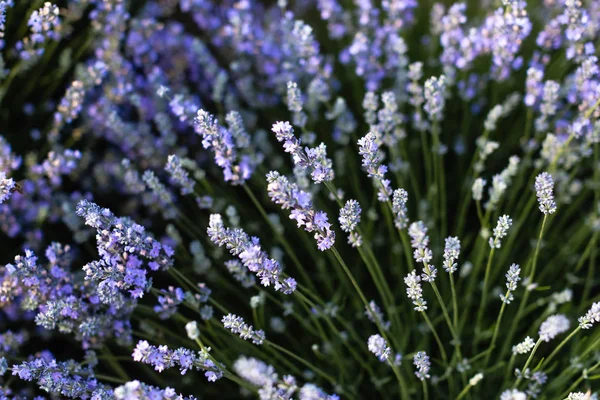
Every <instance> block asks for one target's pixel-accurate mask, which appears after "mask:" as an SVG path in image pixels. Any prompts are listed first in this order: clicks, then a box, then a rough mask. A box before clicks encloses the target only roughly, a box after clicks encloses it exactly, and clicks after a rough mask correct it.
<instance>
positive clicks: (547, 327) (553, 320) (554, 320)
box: [539, 314, 571, 342]
mask: <svg viewBox="0 0 600 400" xmlns="http://www.w3.org/2000/svg"><path fill="white" fill-rule="evenodd" d="M570 327H571V323H570V322H569V320H568V318H567V317H566V316H564V315H562V314H557V315H552V316H550V317H548V318H547V319H546V320H545V321H544V322H542V325H541V326H540V331H539V335H540V339H541V340H543V341H544V342H549V341H550V340H552V339H554V338H555V337H556V336H558V335H560V334H561V333H564V332H566V331H567V330H569V328H570Z"/></svg>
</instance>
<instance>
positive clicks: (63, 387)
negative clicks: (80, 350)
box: [12, 357, 112, 399]
mask: <svg viewBox="0 0 600 400" xmlns="http://www.w3.org/2000/svg"><path fill="white" fill-rule="evenodd" d="M94 366H95V364H91V365H84V364H80V363H78V362H76V361H74V360H69V361H56V360H55V359H52V358H51V357H50V359H46V358H44V357H40V358H35V359H32V360H30V361H23V362H22V363H20V364H16V365H13V366H12V374H13V375H14V376H18V377H19V379H22V380H25V381H36V383H37V385H38V386H39V387H40V389H42V390H43V391H45V392H47V393H49V394H51V395H54V396H59V397H65V398H94V399H95V398H107V397H112V390H111V389H110V387H109V386H106V385H103V384H101V383H99V382H98V381H97V380H96V377H95V375H94V371H93V367H94Z"/></svg>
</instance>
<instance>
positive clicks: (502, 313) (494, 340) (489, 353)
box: [483, 290, 510, 367]
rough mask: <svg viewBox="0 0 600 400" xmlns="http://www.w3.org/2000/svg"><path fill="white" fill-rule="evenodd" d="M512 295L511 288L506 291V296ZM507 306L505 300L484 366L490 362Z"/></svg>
mask: <svg viewBox="0 0 600 400" xmlns="http://www.w3.org/2000/svg"><path fill="white" fill-rule="evenodd" d="M509 295H510V290H507V291H506V295H505V297H508V296H509ZM505 308H506V303H505V302H504V301H503V302H502V306H501V307H500V313H499V314H498V319H496V327H495V328H494V334H493V335H492V341H491V342H490V347H488V353H487V355H486V356H485V361H484V362H483V365H484V367H487V365H488V363H489V362H490V356H491V355H492V350H493V349H494V346H496V339H497V338H498V332H499V330H500V329H499V328H500V323H501V322H502V316H503V315H504V309H505Z"/></svg>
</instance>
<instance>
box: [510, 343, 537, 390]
mask: <svg viewBox="0 0 600 400" xmlns="http://www.w3.org/2000/svg"><path fill="white" fill-rule="evenodd" d="M541 343H542V339H541V338H540V339H538V341H537V342H535V346H533V350H531V353H529V357H528V358H527V361H526V362H525V365H524V366H523V369H521V371H523V372H525V371H527V368H529V364H531V361H533V356H534V355H535V352H536V351H537V349H538V347H539V346H540V344H541ZM522 379H523V377H522V376H520V377H518V378H517V381H516V382H515V384H514V385H513V387H512V388H513V389H516V387H517V386H519V383H521V380H522Z"/></svg>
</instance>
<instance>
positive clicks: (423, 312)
mask: <svg viewBox="0 0 600 400" xmlns="http://www.w3.org/2000/svg"><path fill="white" fill-rule="evenodd" d="M421 314H422V315H423V318H424V319H425V322H426V323H427V326H429V329H430V330H431V333H432V334H433V337H434V338H435V341H436V342H437V344H438V347H439V348H440V354H441V355H442V360H443V361H444V364H446V365H448V356H447V355H446V350H444V345H443V344H442V341H441V339H440V337H439V336H438V333H437V331H436V330H435V327H434V326H433V324H432V323H431V320H430V319H429V317H428V316H427V313H425V311H421Z"/></svg>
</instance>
